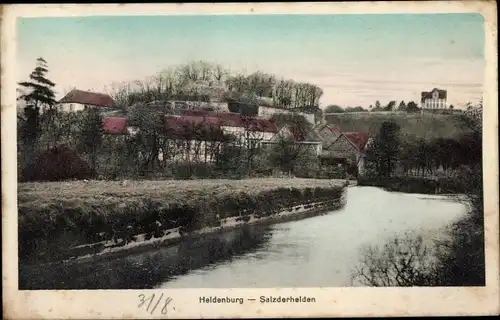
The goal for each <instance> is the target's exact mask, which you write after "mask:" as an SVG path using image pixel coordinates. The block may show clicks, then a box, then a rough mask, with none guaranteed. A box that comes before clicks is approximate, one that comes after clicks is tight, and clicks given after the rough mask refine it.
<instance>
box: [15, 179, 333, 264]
mask: <svg viewBox="0 0 500 320" xmlns="http://www.w3.org/2000/svg"><path fill="white" fill-rule="evenodd" d="M342 192H343V189H342V188H341V187H332V188H320V187H317V188H304V189H302V190H301V189H297V188H277V189H275V190H271V191H267V192H261V193H257V194H255V195H249V194H247V193H244V192H240V193H237V194H233V195H228V196H223V197H217V196H214V195H212V194H207V195H205V196H202V197H199V198H197V199H192V200H190V202H187V203H172V202H169V201H168V199H165V200H152V199H149V198H139V199H133V200H127V201H126V202H125V203H124V202H119V201H115V202H114V203H111V204H103V203H97V202H95V201H94V202H91V201H76V200H75V201H66V202H64V200H61V202H59V203H56V204H51V205H48V206H46V207H43V208H32V207H30V206H29V204H27V205H20V207H19V258H20V259H21V260H39V259H42V257H43V255H44V254H45V255H46V256H47V258H58V257H60V256H61V255H64V252H62V251H64V250H61V249H62V248H63V247H64V248H68V247H69V246H72V245H77V244H90V243H96V242H101V241H110V240H115V242H116V243H117V245H124V244H126V243H127V242H130V241H134V240H135V235H138V234H146V239H150V238H152V237H162V236H164V235H165V233H166V231H167V230H169V229H173V228H177V227H179V228H180V231H181V234H182V233H185V232H190V231H193V230H196V229H200V228H203V227H214V226H218V225H220V224H221V222H222V221H223V220H224V219H227V218H230V217H242V219H243V220H247V221H248V220H249V217H250V215H253V216H256V217H262V216H270V215H273V214H276V213H278V212H280V211H283V210H286V209H289V208H291V207H293V206H298V205H301V204H305V205H308V204H311V203H313V202H325V201H336V200H338V199H339V198H340V197H341V196H342ZM61 246H62V247H61ZM49 256H50V257H49Z"/></svg>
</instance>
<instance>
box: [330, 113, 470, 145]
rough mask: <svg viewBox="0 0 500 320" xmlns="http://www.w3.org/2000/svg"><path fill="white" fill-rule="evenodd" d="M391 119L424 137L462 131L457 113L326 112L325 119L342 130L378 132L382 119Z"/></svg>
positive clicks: (436, 136)
mask: <svg viewBox="0 0 500 320" xmlns="http://www.w3.org/2000/svg"><path fill="white" fill-rule="evenodd" d="M387 120H392V121H394V122H396V123H397V124H399V125H400V126H401V131H402V132H404V133H408V134H413V135H415V136H417V137H421V138H424V139H432V138H438V137H443V138H457V137H458V136H460V134H461V133H462V132H463V130H462V129H461V128H460V126H459V122H458V121H457V120H458V115H444V114H425V113H424V114H420V113H419V114H400V113H399V114H398V113H394V114H374V113H368V112H367V113H359V114H341V113H340V114H335V115H333V114H328V115H326V116H325V121H326V123H327V124H329V125H331V126H336V127H337V128H339V129H340V130H341V131H343V132H348V131H361V132H371V133H376V132H378V130H379V128H380V125H381V124H382V122H383V121H387Z"/></svg>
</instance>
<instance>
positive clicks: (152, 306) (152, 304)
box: [137, 293, 172, 314]
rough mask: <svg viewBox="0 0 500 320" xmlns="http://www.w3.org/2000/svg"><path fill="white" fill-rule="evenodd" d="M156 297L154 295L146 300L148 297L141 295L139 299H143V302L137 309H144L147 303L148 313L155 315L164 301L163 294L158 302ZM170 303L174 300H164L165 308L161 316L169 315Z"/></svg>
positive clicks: (168, 298) (167, 298)
mask: <svg viewBox="0 0 500 320" xmlns="http://www.w3.org/2000/svg"><path fill="white" fill-rule="evenodd" d="M155 296H156V295H155V294H154V293H153V294H152V295H150V296H149V297H148V298H146V296H145V295H144V294H142V293H141V294H140V295H139V299H141V301H140V303H139V305H138V306H137V308H142V307H143V306H144V305H145V304H146V303H147V307H146V311H148V312H149V313H150V314H153V312H154V311H155V310H156V308H157V307H158V305H159V304H160V303H161V301H162V300H163V293H162V294H161V296H160V297H159V298H158V300H156V301H155ZM170 302H172V298H170V297H166V298H165V300H163V307H162V308H161V314H167V312H168V309H167V306H168V304H169V303H170Z"/></svg>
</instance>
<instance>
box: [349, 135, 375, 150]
mask: <svg viewBox="0 0 500 320" xmlns="http://www.w3.org/2000/svg"><path fill="white" fill-rule="evenodd" d="M344 135H345V136H346V137H347V139H349V140H350V141H351V142H352V143H353V144H354V145H355V146H356V147H357V148H358V149H359V150H360V151H364V150H365V147H366V144H367V143H368V140H369V139H370V133H368V132H344Z"/></svg>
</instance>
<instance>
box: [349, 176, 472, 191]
mask: <svg viewBox="0 0 500 320" xmlns="http://www.w3.org/2000/svg"><path fill="white" fill-rule="evenodd" d="M358 186H373V187H381V188H384V189H386V190H388V191H397V192H407V193H424V194H450V193H463V192H464V190H465V186H464V184H463V183H462V182H461V181H460V180H456V179H450V178H439V179H435V180H432V179H426V178H420V177H404V176H403V177H388V178H384V179H381V178H365V177H358Z"/></svg>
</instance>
